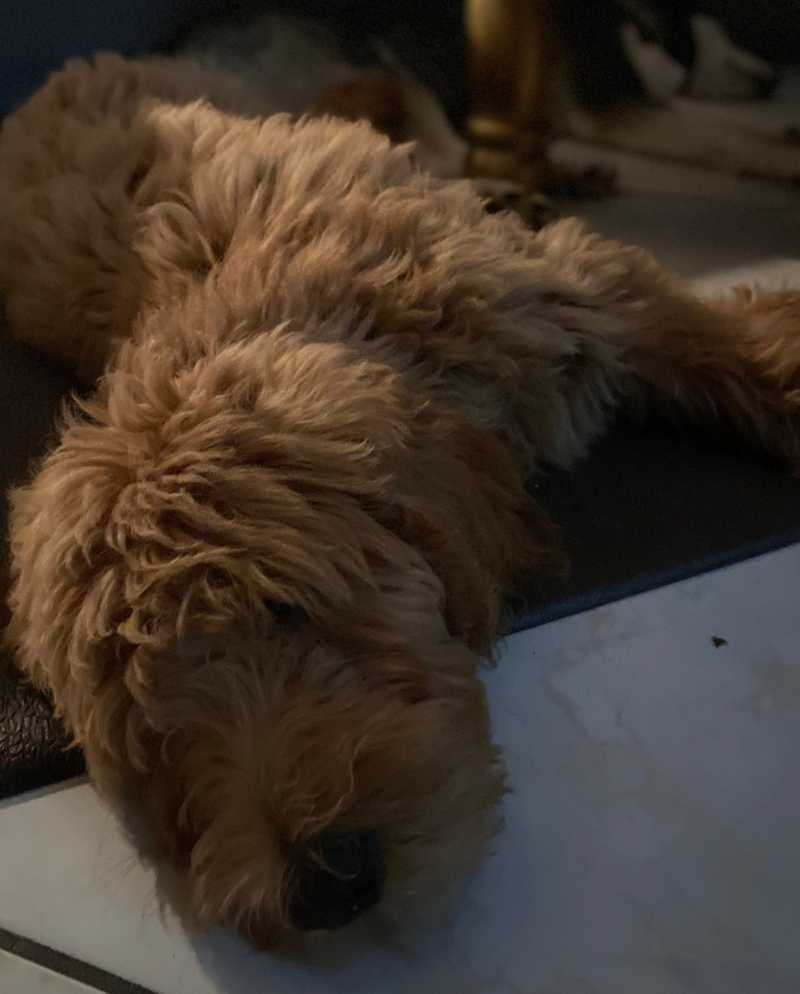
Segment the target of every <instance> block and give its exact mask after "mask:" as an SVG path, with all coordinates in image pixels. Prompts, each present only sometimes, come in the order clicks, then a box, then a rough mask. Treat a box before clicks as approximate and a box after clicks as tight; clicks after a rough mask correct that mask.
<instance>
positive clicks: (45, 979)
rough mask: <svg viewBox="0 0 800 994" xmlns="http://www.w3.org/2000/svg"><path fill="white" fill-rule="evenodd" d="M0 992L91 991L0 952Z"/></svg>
mask: <svg viewBox="0 0 800 994" xmlns="http://www.w3.org/2000/svg"><path fill="white" fill-rule="evenodd" d="M0 991H2V992H3V994H92V991H93V989H92V988H91V987H87V986H86V985H85V984H79V983H77V981H75V980H70V979H69V977H62V976H61V975H60V974H58V973H53V972H52V971H50V970H46V969H45V968H44V967H43V966H38V965H37V964H36V963H29V962H28V961H27V960H24V959H20V958H19V957H18V956H14V955H12V954H11V953H7V952H4V951H3V950H0ZM95 994H96V992H95Z"/></svg>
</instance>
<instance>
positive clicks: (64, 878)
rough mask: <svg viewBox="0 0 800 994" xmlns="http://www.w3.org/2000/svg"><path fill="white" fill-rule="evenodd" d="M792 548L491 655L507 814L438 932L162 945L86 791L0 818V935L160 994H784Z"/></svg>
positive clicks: (798, 690) (791, 782) (793, 746)
mask: <svg viewBox="0 0 800 994" xmlns="http://www.w3.org/2000/svg"><path fill="white" fill-rule="evenodd" d="M798 589H800V546H797V547H792V548H788V549H785V550H782V551H780V552H777V553H773V554H770V555H768V556H764V557H762V558H760V559H757V560H751V561H750V562H747V563H743V564H740V565H738V566H736V567H733V568H731V569H727V570H723V571H720V572H717V573H712V574H707V575H705V576H701V577H698V578H695V579H692V580H689V581H686V582H683V583H680V584H676V585H674V586H671V587H665V588H662V589H660V590H657V591H653V592H651V593H648V594H644V595H641V596H639V597H635V598H632V599H630V600H627V601H623V602H619V603H617V604H613V605H609V606H606V607H602V608H599V609H597V610H594V611H590V612H587V613H586V614H583V615H579V616H576V617H573V618H568V619H565V620H563V621H559V622H556V623H553V624H551V625H547V626H544V627H542V628H539V629H535V630H533V631H529V632H524V633H521V634H519V635H517V636H514V637H512V638H510V639H509V640H508V642H507V645H506V647H505V652H504V655H503V658H502V659H501V661H500V665H499V666H498V668H497V669H496V670H493V671H491V672H490V673H488V674H487V677H486V680H487V685H488V688H489V694H490V699H491V707H492V713H493V720H494V726H495V730H496V735H497V738H498V740H499V741H500V742H501V743H502V744H503V746H504V748H505V753H506V757H507V762H508V766H509V772H510V778H511V781H512V783H513V786H514V793H513V794H512V795H511V796H510V797H509V798H508V800H507V804H506V812H505V813H506V822H507V824H506V829H505V831H504V833H503V834H502V835H501V836H500V837H499V838H498V840H497V844H496V852H495V855H494V856H493V858H492V859H490V860H489V861H488V862H487V863H486V864H485V866H484V867H483V868H482V869H481V871H480V873H479V874H478V875H477V877H476V879H474V880H473V881H471V882H470V883H469V885H468V886H467V887H466V889H465V891H464V893H463V894H462V896H461V898H460V900H459V902H458V905H457V907H455V908H454V914H453V918H452V921H450V922H449V923H443V922H440V923H439V924H437V925H436V926H435V927H434V926H431V927H429V928H428V929H427V930H421V929H419V928H416V929H403V930H400V929H398V928H396V927H391V926H390V925H388V924H387V923H384V922H382V921H381V920H380V918H379V917H377V916H376V918H375V919H373V920H372V921H370V922H366V923H364V925H363V926H362V927H360V928H356V929H354V930H353V931H352V932H350V934H347V933H344V934H342V935H339V936H330V937H321V938H320V940H319V941H318V942H314V943H312V944H310V946H309V949H308V951H307V956H306V958H305V959H304V960H302V961H292V960H288V959H277V958H274V957H270V956H268V955H265V954H256V953H253V952H250V951H249V950H247V949H245V948H244V947H243V946H242V944H241V943H240V942H239V941H238V940H237V939H236V938H235V937H234V936H231V935H227V934H222V933H214V934H212V935H209V936H205V937H202V938H197V937H194V938H192V937H188V936H186V935H185V934H184V932H183V930H182V929H181V927H180V926H179V924H178V923H177V922H176V921H175V919H174V917H173V916H172V914H171V913H170V912H169V911H168V910H166V911H162V910H160V909H159V905H158V901H157V898H156V895H155V891H154V884H153V878H152V875H151V873H150V871H149V870H147V869H146V868H145V867H143V866H142V865H141V863H140V862H139V860H138V859H137V858H136V856H135V854H134V853H133V851H132V850H131V848H130V847H129V845H128V843H127V841H126V840H125V837H124V835H123V834H122V833H121V832H120V830H119V828H118V827H117V825H116V823H115V821H114V819H113V818H112V817H111V815H110V814H108V812H107V811H106V810H105V809H104V808H103V807H102V806H101V805H100V804H99V803H98V801H97V800H96V798H95V796H94V794H93V792H92V791H91V789H90V788H89V787H88V785H85V784H83V785H78V786H72V787H70V788H68V789H65V790H61V791H55V792H52V791H51V792H46V793H44V794H42V795H39V796H36V797H33V798H27V799H21V800H18V801H16V802H15V803H6V804H5V805H3V806H2V807H0V853H2V862H3V872H2V873H1V874H0V926H2V927H4V928H7V929H9V930H12V931H16V932H18V933H20V934H23V935H26V936H28V937H30V938H32V939H35V940H37V941H40V942H44V943H47V944H49V945H51V946H54V947H55V948H58V949H61V950H63V951H64V952H67V953H69V954H71V955H73V956H75V957H78V958H81V959H84V960H87V961H89V962H92V963H94V964H95V965H97V966H100V967H102V968H104V969H106V970H109V971H111V972H115V973H118V974H120V975H121V976H124V977H125V978H127V979H130V980H133V981H136V982H138V983H140V984H142V985H144V986H146V987H150V988H152V989H153V990H154V991H158V992H159V994H186V992H191V994H212V992H213V994H258V992H260V991H269V992H270V994H290V992H292V994H297V992H299V991H302V992H303V994H333V992H342V991H347V992H348V994H360V992H365V994H366V992H370V994H374V992H375V991H378V990H380V991H381V992H382V994H395V992H396V994H399V992H407V991H409V990H415V991H417V992H419V994H424V992H425V991H448V992H449V991H458V992H459V994H760V992H762V991H763V992H769V994H797V991H798V990H800V942H798V925H797V894H798V892H800V859H798V857H797V839H798V838H800V772H798V763H797V756H798V754H800V654H798V651H797V635H798V625H799V623H798V616H799V613H798V603H797V596H798V594H797V591H798Z"/></svg>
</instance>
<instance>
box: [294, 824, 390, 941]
mask: <svg viewBox="0 0 800 994" xmlns="http://www.w3.org/2000/svg"><path fill="white" fill-rule="evenodd" d="M384 877H385V867H384V861H383V850H382V849H381V844H380V839H379V838H378V833H377V832H372V831H358V832H324V833H323V834H322V835H320V837H319V838H318V839H316V840H315V841H314V844H313V846H312V847H311V852H310V853H309V855H308V856H307V857H306V858H305V859H304V863H303V867H302V870H301V875H300V883H299V886H298V888H297V891H296V892H295V895H294V899H293V901H292V904H291V907H290V916H291V919H292V924H293V925H294V926H295V928H299V929H302V930H303V931H306V932H310V931H313V930H315V929H334V928H342V927H343V926H345V925H349V924H350V922H351V921H353V919H355V918H358V916H359V915H360V914H361V913H362V912H363V911H366V910H367V909H368V908H371V907H373V905H375V904H377V903H378V901H380V899H381V894H382V893H383V882H384Z"/></svg>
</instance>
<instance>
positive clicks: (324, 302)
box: [0, 56, 800, 943]
mask: <svg viewBox="0 0 800 994" xmlns="http://www.w3.org/2000/svg"><path fill="white" fill-rule="evenodd" d="M198 92H202V93H204V94H205V95H206V97H207V98H208V100H209V101H210V102H195V103H192V102H189V99H190V97H192V96H193V95H195V94H196V93H198ZM239 101H241V103H240V102H239ZM214 103H216V104H218V105H219V107H223V108H226V110H221V109H219V107H217V106H214V105H213V104H214ZM236 106H246V102H245V95H243V94H241V93H239V92H238V91H237V88H236V83H235V80H231V79H230V78H228V77H225V76H222V75H220V74H217V73H213V72H206V71H201V70H199V69H194V68H192V67H191V65H189V64H187V63H181V62H179V61H169V60H161V61H158V60H153V61H149V62H139V63H137V62H127V61H124V60H122V59H120V58H117V57H113V56H107V57H100V58H98V59H97V60H96V62H94V63H93V64H88V63H83V62H76V63H72V64H69V65H68V66H67V68H66V69H65V70H64V71H62V72H61V73H59V74H56V75H54V76H53V77H52V78H51V79H50V81H49V82H48V83H47V85H46V86H45V87H44V88H43V89H42V90H41V91H40V92H39V93H38V94H36V95H35V96H34V97H33V99H32V100H31V101H30V102H29V103H28V104H27V105H26V106H25V107H23V108H22V109H21V110H20V111H19V112H18V113H17V114H15V115H14V116H13V117H12V118H10V119H9V120H8V121H7V122H6V123H5V125H4V128H3V131H2V139H0V182H2V185H3V189H4V193H5V197H4V203H3V207H2V219H0V285H1V286H2V289H3V291H4V293H5V300H6V307H7V313H8V317H9V320H10V324H11V326H12V328H13V330H14V333H15V334H16V335H18V336H19V337H20V338H22V339H24V340H26V341H28V342H31V343H32V344H34V345H36V346H38V347H39V348H41V349H42V350H44V351H45V352H47V353H49V354H50V355H52V356H55V357H57V358H59V359H62V360H66V361H67V362H70V363H73V364H75V366H76V367H77V368H78V369H79V370H80V371H81V372H82V373H83V375H84V376H85V377H86V378H87V379H89V380H91V379H92V378H93V377H95V376H96V375H97V374H98V373H100V371H101V370H102V369H103V367H104V366H105V364H106V363H108V366H107V371H106V372H105V373H104V375H103V376H102V378H101V379H100V380H99V384H98V385H97V389H96V392H95V393H94V394H93V396H92V398H91V399H90V400H87V401H84V402H81V403H80V404H79V405H78V406H77V407H76V408H75V409H74V410H73V411H72V412H71V413H69V414H68V415H67V416H66V418H65V422H64V424H63V426H62V428H61V434H60V439H59V441H58V444H57V445H56V446H55V448H53V450H52V451H51V452H50V453H49V455H48V456H47V457H46V458H45V459H44V461H43V462H42V463H41V465H40V466H39V467H38V469H37V472H36V473H35V475H34V476H33V478H32V481H31V482H30V483H29V484H28V485H26V486H23V487H21V488H20V489H18V490H17V491H16V492H15V493H14V495H13V514H12V554H13V588H12V593H11V608H12V612H13V619H12V622H11V625H10V629H9V636H10V640H11V644H12V645H13V646H14V647H15V648H16V650H17V653H18V658H19V661H20V665H21V666H22V668H23V669H24V671H25V672H26V673H27V674H28V675H29V677H30V678H31V679H32V680H33V681H34V683H35V684H37V685H38V686H40V687H43V688H46V689H47V690H49V691H50V692H51V693H52V696H53V698H54V700H55V703H56V706H57V708H58V710H59V712H60V713H61V714H62V715H63V716H64V718H65V720H66V722H67V723H68V725H69V727H70V729H71V730H72V733H73V734H74V737H75V741H76V742H77V743H80V744H81V745H82V746H83V748H84V749H85V752H86V757H87V761H88V764H89V769H90V771H91V775H92V778H93V780H94V782H95V783H96V785H97V786H98V788H99V789H100V790H101V791H102V792H103V793H104V794H106V795H107V796H109V797H111V798H113V799H118V800H121V801H127V802H130V801H131V800H133V802H134V803H135V804H136V805H137V806H138V808H139V810H140V812H141V813H142V814H143V815H144V816H145V818H146V820H147V823H148V824H149V826H150V831H151V833H152V836H153V838H154V839H155V840H157V842H158V845H159V848H160V852H161V853H162V854H163V855H164V857H165V858H166V859H167V860H169V861H170V862H171V864H172V865H173V866H174V867H175V868H176V869H177V870H178V871H179V874H180V876H181V879H182V880H183V881H184V884H185V890H186V892H187V894H188V901H189V904H190V907H191V911H192V913H193V916H194V919H195V920H196V921H197V922H198V923H200V924H204V923H225V924H230V925H233V926H235V927H237V928H239V929H240V930H242V931H243V932H244V933H245V934H247V935H248V936H250V937H251V938H252V939H253V940H254V941H257V942H259V943H273V942H277V941H280V940H281V938H286V937H287V936H288V934H289V933H291V932H292V930H304V929H313V928H320V927H335V926H339V925H343V924H345V923H347V922H349V921H350V920H351V919H353V918H354V917H356V916H357V915H358V914H359V913H360V912H362V911H363V910H365V909H367V908H369V907H370V906H371V905H374V904H375V903H376V902H378V901H379V900H381V899H382V898H383V899H384V900H385V902H387V903H388V904H389V905H390V906H393V905H396V904H397V902H398V901H400V902H402V901H404V900H405V899H406V898H409V897H414V896H415V895H417V894H424V893H425V892H431V891H432V890H436V889H439V888H440V887H441V886H442V885H443V884H444V883H446V882H447V881H449V880H451V879H453V878H454V877H455V876H456V875H458V874H460V873H462V872H463V871H464V870H465V869H467V868H468V867H470V866H471V865H472V864H473V863H474V862H475V861H476V860H477V859H478V858H479V857H480V856H481V854H482V853H483V852H484V850H485V849H486V846H487V843H488V841H489V839H490V838H491V836H492V834H493V833H494V832H495V830H496V828H497V825H498V811H497V808H498V801H499V799H500V797H501V794H502V793H503V790H504V781H503V768H502V765H501V760H500V756H499V755H498V751H497V749H496V748H495V747H494V746H493V745H492V743H491V740H490V733H489V722H488V719H487V710H486V701H485V698H484V691H483V689H482V684H481V681H480V680H479V675H478V674H479V667H480V662H481V659H482V657H485V656H486V655H487V654H488V653H490V651H491V647H492V644H493V643H494V641H495V639H496V638H497V636H498V633H499V630H500V625H501V618H502V611H503V603H504V598H505V597H506V595H507V594H508V593H509V592H510V591H512V590H513V589H514V587H515V585H516V584H518V582H519V581H521V579H522V578H523V577H526V576H528V575H530V574H536V573H537V571H545V570H551V569H553V568H558V565H559V563H560V553H559V548H558V542H557V540H556V538H555V536H554V530H553V528H552V527H551V525H550V524H549V522H548V520H547V518H546V516H545V515H544V513H543V512H542V511H540V510H539V509H538V508H537V506H536V504H535V502H534V501H533V499H532V498H531V497H530V496H529V494H528V493H527V492H526V488H525V481H526V478H527V477H528V476H529V475H530V473H531V472H532V471H533V470H535V469H536V467H537V466H538V465H540V464H557V465H560V466H568V465H570V464H571V463H573V462H574V461H575V460H576V459H578V458H579V457H580V456H581V455H582V454H583V453H584V452H585V451H586V448H587V446H588V445H589V443H590V442H591V441H592V440H593V439H594V438H596V437H597V436H598V435H600V434H601V433H602V432H603V431H604V429H605V428H606V426H607V425H608V423H609V421H610V420H611V418H612V417H613V414H614V411H615V409H616V408H617V407H618V406H619V405H621V404H631V403H634V404H636V405H637V406H639V405H642V404H649V405H655V406H657V407H659V408H662V409H664V410H666V411H668V412H671V413H674V414H678V415H685V416H687V417H689V418H692V419H695V420H697V421H699V422H703V423H707V422H711V421H714V422H719V423H721V424H724V425H727V426H729V427H730V428H731V429H733V430H735V431H736V432H738V433H739V434H740V435H741V436H742V438H743V439H744V440H747V441H750V442H755V443H757V444H758V445H760V446H763V447H764V448H766V449H768V450H769V451H771V452H772V453H774V454H776V455H777V456H779V457H781V458H783V459H784V460H785V461H786V462H787V463H788V464H789V465H790V466H791V467H792V468H794V469H797V468H798V466H800V414H799V413H798V412H799V410H800V374H799V373H798V367H799V365H800V297H798V296H797V295H792V294H790V293H780V294H773V295H765V296H758V295H755V294H753V293H751V292H749V291H741V292H740V293H737V294H735V295H731V296H728V297H722V298H719V299H716V300H713V301H701V300H700V299H697V298H696V297H694V296H693V295H692V294H691V293H690V292H689V291H688V290H687V289H685V288H684V287H682V286H681V284H680V283H678V282H677V281H676V280H674V279H673V278H671V277H670V276H669V275H668V274H667V273H666V272H664V270H663V269H661V268H660V267H659V265H658V264H657V263H656V262H655V261H654V260H653V259H652V258H650V257H649V256H648V255H646V254H645V253H644V252H642V251H640V250H638V249H635V248H627V247H624V246H622V245H619V244H616V243H613V242H609V241H605V240H603V239H602V238H600V237H598V236H596V235H592V234H588V233H586V232H585V231H584V230H583V228H582V227H581V225H580V224H579V223H577V222H576V221H574V220H570V221H563V222H559V223H556V224H554V225H551V226H550V227H548V228H546V229H545V230H543V231H541V232H539V233H537V234H534V233H532V232H530V231H529V230H527V229H526V228H525V227H524V226H523V225H522V224H521V222H519V221H518V220H517V219H515V218H514V217H513V216H511V215H490V214H488V213H487V212H485V211H484V209H483V206H482V203H481V201H480V199H479V198H478V197H477V196H476V194H475V193H474V191H473V189H472V187H471V186H470V185H469V184H468V183H466V182H455V183H445V182H441V181H437V180H434V179H432V178H431V177H430V176H428V175H426V174H424V173H422V172H420V171H418V170H417V169H416V168H415V166H414V164H413V162H412V161H411V157H410V150H409V148H407V147H404V146H397V147H394V146H392V145H391V144H390V142H389V141H388V140H387V139H386V138H385V137H382V136H380V135H378V134H377V133H376V132H374V131H373V130H371V129H370V128H369V127H368V126H367V125H366V124H347V123H343V122H341V121H336V120H332V119H312V120H301V121H293V120H291V119H289V118H288V117H285V116H277V117H271V118H268V119H259V118H257V117H252V118H247V117H238V116H232V114H231V113H230V111H231V110H232V109H234V108H235V107H236Z"/></svg>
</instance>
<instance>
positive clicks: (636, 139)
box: [548, 0, 800, 184]
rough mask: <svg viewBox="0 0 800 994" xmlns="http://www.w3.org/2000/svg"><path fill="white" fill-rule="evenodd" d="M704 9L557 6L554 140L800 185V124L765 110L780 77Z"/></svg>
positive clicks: (638, 0)
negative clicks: (558, 55) (557, 137)
mask: <svg viewBox="0 0 800 994" xmlns="http://www.w3.org/2000/svg"><path fill="white" fill-rule="evenodd" d="M702 7H703V5H701V4H698V3H697V2H695V0H680V2H669V3H668V2H661V0H601V2H597V3H593V4H585V3H582V2H581V0H557V2H555V3H554V4H553V11H554V22H555V30H556V37H557V38H558V41H559V46H560V50H561V53H562V59H561V65H560V67H559V68H558V69H556V70H554V71H553V73H552V84H551V91H550V97H549V101H548V104H549V115H550V119H551V123H552V127H553V130H554V133H555V134H557V135H561V136H563V137H571V138H578V139H581V140H584V141H587V142H590V143H594V144H599V145H608V146H611V147H616V148H620V149H623V150H627V151H631V152H635V153H640V154H645V155H650V156H655V157H658V158H662V159H671V160H674V161H678V162H685V163H692V164H696V165H701V166H706V167H711V168H714V169H724V170H727V171H729V172H733V173H737V174H740V175H744V176H751V177H759V178H761V179H769V180H777V181H782V182H784V183H790V184H796V183H798V182H800V155H798V149H797V124H798V122H797V121H796V120H794V119H793V118H792V117H791V115H788V114H786V113H783V112H781V111H780V109H779V108H775V107H769V108H768V110H765V101H766V100H767V98H769V97H771V96H772V95H773V93H774V92H775V91H776V89H777V88H778V87H779V84H780V73H779V72H778V70H777V69H776V68H775V67H774V66H773V65H772V64H771V63H769V62H767V61H766V60H764V59H763V58H761V57H760V56H758V55H756V54H754V53H753V52H750V51H748V50H746V49H744V48H742V47H741V46H739V45H737V44H736V43H735V42H734V41H733V40H732V39H731V37H730V35H729V34H728V32H727V30H726V28H725V26H724V25H723V24H722V23H721V22H720V21H719V20H717V19H716V18H714V17H712V16H710V15H709V14H708V13H705V12H703V9H702ZM748 102H749V105H748Z"/></svg>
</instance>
